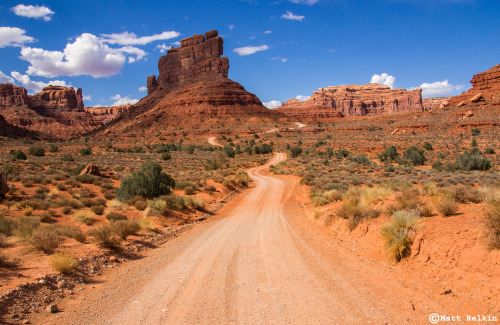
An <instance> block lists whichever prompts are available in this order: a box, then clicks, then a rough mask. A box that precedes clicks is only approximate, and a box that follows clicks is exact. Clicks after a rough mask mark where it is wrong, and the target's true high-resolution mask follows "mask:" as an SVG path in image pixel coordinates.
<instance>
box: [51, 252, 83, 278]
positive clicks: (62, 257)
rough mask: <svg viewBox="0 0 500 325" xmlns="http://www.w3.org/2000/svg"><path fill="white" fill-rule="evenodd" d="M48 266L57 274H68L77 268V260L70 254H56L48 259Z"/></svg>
mask: <svg viewBox="0 0 500 325" xmlns="http://www.w3.org/2000/svg"><path fill="white" fill-rule="evenodd" d="M49 264H50V266H51V267H52V268H53V269H54V270H55V271H57V272H59V273H63V274H68V273H71V272H72V271H73V270H74V269H76V268H77V267H78V264H79V263H78V260H77V259H76V258H75V257H74V256H73V255H71V254H70V253H63V252H60V253H56V254H53V255H51V256H50V258H49Z"/></svg>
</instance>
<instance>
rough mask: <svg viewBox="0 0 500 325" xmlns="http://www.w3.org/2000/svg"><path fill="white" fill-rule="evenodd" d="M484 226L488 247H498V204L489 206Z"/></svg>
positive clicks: (499, 228)
mask: <svg viewBox="0 0 500 325" xmlns="http://www.w3.org/2000/svg"><path fill="white" fill-rule="evenodd" d="M484 226H485V228H484V229H485V238H486V243H487V245H488V248H489V249H500V204H491V205H490V206H489V209H488V212H487V214H486V219H485V220H484Z"/></svg>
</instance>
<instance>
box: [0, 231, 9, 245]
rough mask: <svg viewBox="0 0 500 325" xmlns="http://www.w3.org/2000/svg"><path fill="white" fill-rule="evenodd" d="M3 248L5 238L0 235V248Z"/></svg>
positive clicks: (5, 243)
mask: <svg viewBox="0 0 500 325" xmlns="http://www.w3.org/2000/svg"><path fill="white" fill-rule="evenodd" d="M5 246H7V236H5V235H4V234H2V233H0V248H4V247H5Z"/></svg>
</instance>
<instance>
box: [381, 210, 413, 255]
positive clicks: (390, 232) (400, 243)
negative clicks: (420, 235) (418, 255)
mask: <svg viewBox="0 0 500 325" xmlns="http://www.w3.org/2000/svg"><path fill="white" fill-rule="evenodd" d="M418 220H419V216H418V214H416V213H414V212H411V211H396V212H394V214H393V215H392V223H388V224H386V225H385V226H384V227H382V229H381V233H382V238H383V240H384V241H385V248H386V250H387V252H388V253H389V256H390V257H391V258H392V259H393V260H395V261H396V262H399V261H401V259H403V258H405V257H408V256H410V254H411V245H412V244H413V238H414V236H415V233H416V226H417V223H418Z"/></svg>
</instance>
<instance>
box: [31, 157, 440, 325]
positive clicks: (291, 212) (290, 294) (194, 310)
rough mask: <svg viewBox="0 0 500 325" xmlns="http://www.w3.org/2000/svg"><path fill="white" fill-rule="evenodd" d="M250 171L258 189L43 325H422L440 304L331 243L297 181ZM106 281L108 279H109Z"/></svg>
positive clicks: (115, 274)
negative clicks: (311, 216) (309, 210)
mask: <svg viewBox="0 0 500 325" xmlns="http://www.w3.org/2000/svg"><path fill="white" fill-rule="evenodd" d="M283 159H285V155H284V154H283V153H278V154H275V155H274V157H273V158H272V160H271V161H270V162H269V163H268V164H266V165H264V166H260V167H257V168H254V169H251V170H250V171H249V174H250V176H251V177H252V178H253V179H254V180H255V183H256V184H255V186H253V187H252V188H250V189H248V190H246V191H244V192H243V193H242V194H240V195H239V196H237V197H236V198H234V199H233V200H232V201H231V202H229V203H228V204H227V205H226V206H225V207H224V208H222V209H221V210H220V212H219V213H218V215H217V216H215V217H214V218H213V220H210V221H207V222H205V223H202V224H199V225H196V226H195V227H194V228H193V229H191V230H189V231H187V232H185V233H183V234H181V235H179V237H177V238H174V239H172V240H170V241H169V242H167V243H166V244H164V245H163V246H161V247H159V248H158V249H155V250H152V251H150V253H149V254H148V256H146V257H145V258H143V259H140V260H136V261H133V262H130V263H127V264H125V265H124V266H122V267H120V268H119V269H116V270H113V271H111V272H110V273H111V274H110V275H108V277H107V278H106V279H105V281H102V283H97V284H94V286H95V288H94V289H86V290H84V291H82V292H79V293H77V294H76V295H75V296H74V298H72V299H71V300H66V301H65V302H63V303H62V304H61V305H60V307H61V309H62V312H61V313H58V314H54V315H45V316H44V319H38V320H36V323H45V324H417V323H420V324H424V323H428V321H427V318H428V316H429V314H430V313H431V312H434V311H435V312H440V311H443V310H444V308H443V307H442V306H440V305H439V304H437V303H429V302H430V301H433V300H434V299H432V298H431V297H429V296H428V295H426V294H422V293H421V292H420V293H419V292H418V290H417V291H415V288H409V287H407V286H406V285H404V284H403V282H402V281H400V279H399V278H401V277H404V275H402V274H398V273H397V271H394V270H392V269H391V267H390V266H387V265H381V264H380V263H378V262H376V261H374V260H369V259H363V258H360V257H359V256H356V255H355V254H352V252H351V251H348V250H346V249H343V248H342V247H340V246H339V245H337V244H335V240H334V239H332V238H331V237H328V236H327V235H325V233H324V232H322V231H321V230H320V229H318V227H317V226H316V225H315V224H314V223H313V222H312V220H310V219H309V218H308V217H307V216H306V215H305V212H304V209H303V208H302V207H301V204H300V202H301V201H302V199H303V194H302V193H301V191H300V185H299V178H296V177H291V176H273V175H270V174H269V172H268V170H269V168H268V167H269V165H270V164H273V163H277V162H279V161H281V160H283ZM103 280H104V279H103Z"/></svg>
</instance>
